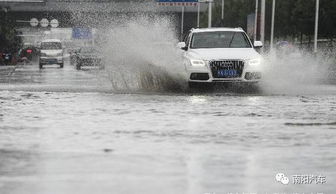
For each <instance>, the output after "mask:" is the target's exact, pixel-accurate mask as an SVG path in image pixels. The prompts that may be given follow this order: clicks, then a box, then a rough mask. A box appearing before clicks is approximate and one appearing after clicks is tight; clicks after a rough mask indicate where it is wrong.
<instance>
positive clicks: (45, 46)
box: [41, 42, 62, 50]
mask: <svg viewBox="0 0 336 194" xmlns="http://www.w3.org/2000/svg"><path fill="white" fill-rule="evenodd" d="M41 49H42V50H58V49H62V44H61V43H60V42H42V43H41Z"/></svg>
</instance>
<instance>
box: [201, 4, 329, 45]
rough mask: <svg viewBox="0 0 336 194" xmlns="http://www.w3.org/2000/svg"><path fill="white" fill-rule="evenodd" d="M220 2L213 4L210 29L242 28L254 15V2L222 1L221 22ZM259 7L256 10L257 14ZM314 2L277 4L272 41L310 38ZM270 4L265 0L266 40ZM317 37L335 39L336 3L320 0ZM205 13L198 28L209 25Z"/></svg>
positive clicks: (313, 18) (313, 20) (268, 30)
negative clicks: (223, 2)
mask: <svg viewBox="0 0 336 194" xmlns="http://www.w3.org/2000/svg"><path fill="white" fill-rule="evenodd" d="M221 3H222V0H215V1H214V7H213V15H212V24H213V26H226V27H238V26H240V27H243V28H244V29H245V30H246V26H247V16H248V15H249V14H251V13H254V11H255V0H225V8H224V20H222V19H221V9H222V7H221V6H222V5H221ZM260 4H261V3H259V10H260ZM315 5H316V0H276V13H275V37H277V38H283V37H292V38H300V37H302V36H303V37H305V38H308V39H309V38H311V37H312V36H313V34H314V24H315ZM271 11H272V0H266V16H265V17H266V27H265V30H266V35H267V36H266V38H268V37H269V34H270V26H271V14H272V12H271ZM319 14H320V17H319V37H320V38H329V39H333V38H334V37H335V36H336V0H320V10H319ZM207 16H208V12H207V11H206V12H204V13H203V14H202V17H201V27H206V26H207V23H208V17H207Z"/></svg>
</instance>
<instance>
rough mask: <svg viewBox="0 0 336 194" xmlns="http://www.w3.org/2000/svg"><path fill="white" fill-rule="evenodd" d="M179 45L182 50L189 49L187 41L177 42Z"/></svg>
mask: <svg viewBox="0 0 336 194" xmlns="http://www.w3.org/2000/svg"><path fill="white" fill-rule="evenodd" d="M177 47H178V48H180V49H182V50H187V47H186V43H185V42H179V43H177Z"/></svg>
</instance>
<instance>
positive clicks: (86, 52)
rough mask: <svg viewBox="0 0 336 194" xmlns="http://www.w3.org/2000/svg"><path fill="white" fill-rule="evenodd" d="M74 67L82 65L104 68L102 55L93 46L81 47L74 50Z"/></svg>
mask: <svg viewBox="0 0 336 194" xmlns="http://www.w3.org/2000/svg"><path fill="white" fill-rule="evenodd" d="M75 60H76V62H75V64H76V69H77V70H80V69H81V68H82V67H83V66H97V67H99V68H104V66H103V64H102V56H101V54H100V53H99V51H98V50H97V49H96V48H95V47H82V48H80V49H79V50H78V51H77V52H76V57H75Z"/></svg>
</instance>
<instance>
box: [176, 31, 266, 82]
mask: <svg viewBox="0 0 336 194" xmlns="http://www.w3.org/2000/svg"><path fill="white" fill-rule="evenodd" d="M178 46H179V47H180V48H181V49H183V50H185V53H184V57H185V58H184V65H185V67H186V71H187V73H188V79H189V80H188V81H189V85H190V86H191V85H194V84H197V83H204V82H205V83H208V82H248V83H251V82H252V83H256V82H258V81H259V80H260V79H261V72H262V61H263V60H262V57H261V55H260V54H259V53H258V52H256V51H255V49H254V48H257V47H262V43H261V42H260V41H255V42H254V45H252V43H251V41H250V39H249V38H248V36H247V35H246V33H245V32H244V31H243V30H242V29H241V28H204V29H192V30H191V31H190V32H189V34H188V36H186V38H185V42H180V43H179V44H178Z"/></svg>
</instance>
